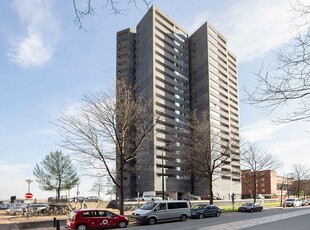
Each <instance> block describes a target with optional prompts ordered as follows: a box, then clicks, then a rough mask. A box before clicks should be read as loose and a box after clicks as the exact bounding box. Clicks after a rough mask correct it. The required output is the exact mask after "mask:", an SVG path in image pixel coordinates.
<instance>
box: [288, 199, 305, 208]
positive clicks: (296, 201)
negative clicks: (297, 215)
mask: <svg viewBox="0 0 310 230" xmlns="http://www.w3.org/2000/svg"><path fill="white" fill-rule="evenodd" d="M301 204H302V200H301V198H287V199H286V200H285V202H284V205H285V206H286V207H300V206H301Z"/></svg>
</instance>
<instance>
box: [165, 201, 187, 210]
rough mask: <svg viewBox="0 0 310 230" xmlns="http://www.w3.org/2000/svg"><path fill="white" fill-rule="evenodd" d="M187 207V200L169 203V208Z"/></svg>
mask: <svg viewBox="0 0 310 230" xmlns="http://www.w3.org/2000/svg"><path fill="white" fill-rule="evenodd" d="M178 208H187V203H186V202H177V203H168V209H178Z"/></svg>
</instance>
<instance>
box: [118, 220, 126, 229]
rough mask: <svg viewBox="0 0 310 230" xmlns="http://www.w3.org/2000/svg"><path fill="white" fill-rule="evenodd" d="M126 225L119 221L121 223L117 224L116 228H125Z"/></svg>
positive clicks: (124, 222)
mask: <svg viewBox="0 0 310 230" xmlns="http://www.w3.org/2000/svg"><path fill="white" fill-rule="evenodd" d="M127 224H128V223H127V221H121V222H119V224H118V227H119V228H126V227H127Z"/></svg>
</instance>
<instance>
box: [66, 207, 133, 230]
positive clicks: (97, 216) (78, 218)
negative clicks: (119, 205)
mask: <svg viewBox="0 0 310 230" xmlns="http://www.w3.org/2000/svg"><path fill="white" fill-rule="evenodd" d="M127 225H128V218H127V217H126V216H122V215H117V214H115V213H113V212H110V211H107V210H102V209H80V210H74V211H72V212H71V213H70V216H69V219H68V220H67V227H68V228H70V229H77V230H87V229H104V228H112V227H119V228H126V227H127Z"/></svg>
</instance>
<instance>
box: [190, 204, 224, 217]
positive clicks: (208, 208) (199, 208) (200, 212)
mask: <svg viewBox="0 0 310 230" xmlns="http://www.w3.org/2000/svg"><path fill="white" fill-rule="evenodd" d="M221 213H222V210H221V209H220V208H219V207H217V206H215V205H211V204H198V205H195V206H194V207H192V208H191V217H192V218H199V219H202V218H204V217H206V216H220V215H221Z"/></svg>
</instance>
